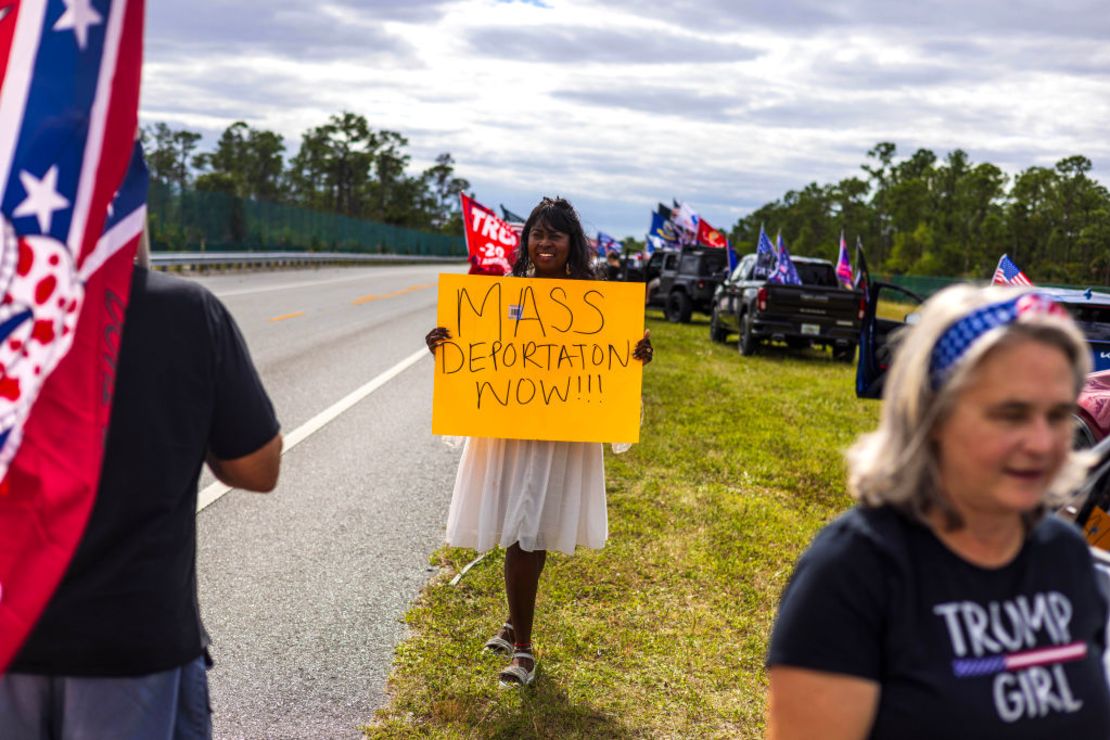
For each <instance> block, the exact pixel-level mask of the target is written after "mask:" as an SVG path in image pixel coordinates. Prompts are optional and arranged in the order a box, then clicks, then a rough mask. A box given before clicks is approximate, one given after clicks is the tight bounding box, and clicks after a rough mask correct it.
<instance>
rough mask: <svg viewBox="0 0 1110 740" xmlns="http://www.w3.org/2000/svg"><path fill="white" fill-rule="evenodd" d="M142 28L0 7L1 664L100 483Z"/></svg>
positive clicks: (125, 4) (134, 183) (137, 209)
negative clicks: (0, 219) (0, 222)
mask: <svg viewBox="0 0 1110 740" xmlns="http://www.w3.org/2000/svg"><path fill="white" fill-rule="evenodd" d="M142 37H143V3H142V2H141V0H96V1H95V2H89V1H85V0H81V1H77V2H75V1H74V0H16V1H15V2H9V3H8V4H6V5H5V6H4V7H2V8H0V215H2V224H0V296H2V298H0V671H3V670H4V668H5V667H6V666H7V665H8V664H9V662H10V661H11V658H12V657H13V655H14V654H15V652H16V651H17V650H18V649H19V646H20V644H21V643H22V642H23V640H24V638H25V637H26V636H27V634H28V632H29V631H30V629H31V627H32V625H33V624H34V622H35V620H36V619H37V618H38V616H39V614H40V613H41V612H42V609H43V607H44V606H45V605H46V602H47V601H48V600H49V598H50V596H51V594H52V593H53V591H54V589H55V587H56V586H57V584H58V582H59V581H60V580H61V577H62V575H63V573H64V572H65V569H66V567H67V566H68V564H69V561H70V558H71V557H72V555H73V552H74V550H75V548H76V546H77V542H78V540H79V539H80V537H81V533H82V531H83V530H84V527H85V523H86V521H87V520H88V516H89V512H90V511H91V509H92V505H93V500H94V498H95V495H96V489H97V482H98V479H99V476H100V462H101V456H102V453H103V444H104V435H105V432H106V430H107V426H108V413H109V410H110V408H111V400H112V391H113V387H114V381H115V359H116V353H117V351H118V348H119V339H120V334H121V331H122V328H123V316H124V309H125V308H126V305H127V297H128V289H129V286H130V275H131V265H132V259H133V255H134V249H135V246H136V245H137V243H138V239H139V237H140V236H141V234H142V228H143V223H144V221H145V215H146V214H145V207H144V205H143V204H144V201H145V195H146V192H145V191H146V188H145V168H144V167H143V165H142V159H141V156H137V157H135V158H134V161H132V160H133V157H132V154H133V152H134V151H136V150H137V147H136V146H135V143H134V140H135V132H136V128H137V125H138V103H139V80H140V72H141V66H142ZM125 175H128V178H127V180H126V182H125Z"/></svg>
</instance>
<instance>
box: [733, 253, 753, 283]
mask: <svg viewBox="0 0 1110 740" xmlns="http://www.w3.org/2000/svg"><path fill="white" fill-rule="evenodd" d="M754 264H755V257H745V258H744V261H743V262H741V263H740V266H739V267H737V268H736V271H735V272H733V273H732V279H733V280H751V279H752V265H754Z"/></svg>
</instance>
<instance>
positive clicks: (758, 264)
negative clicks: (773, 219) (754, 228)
mask: <svg viewBox="0 0 1110 740" xmlns="http://www.w3.org/2000/svg"><path fill="white" fill-rule="evenodd" d="M775 262H776V257H775V247H774V245H773V244H771V240H770V239H769V238H768V237H767V232H766V231H764V230H763V226H762V224H761V225H760V227H759V241H758V242H757V243H756V245H755V273H754V274H753V277H754V278H755V279H756V280H760V279H764V280H765V279H767V278H769V277H771V273H773V272H774V271H775Z"/></svg>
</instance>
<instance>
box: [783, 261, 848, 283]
mask: <svg viewBox="0 0 1110 740" xmlns="http://www.w3.org/2000/svg"><path fill="white" fill-rule="evenodd" d="M794 266H795V267H796V268H797V269H798V277H799V278H801V280H802V285H820V286H824V287H827V288H835V287H836V286H838V285H840V283H839V282H838V281H837V279H836V271H835V270H834V269H833V266H832V265H829V264H826V263H824V262H795V263H794Z"/></svg>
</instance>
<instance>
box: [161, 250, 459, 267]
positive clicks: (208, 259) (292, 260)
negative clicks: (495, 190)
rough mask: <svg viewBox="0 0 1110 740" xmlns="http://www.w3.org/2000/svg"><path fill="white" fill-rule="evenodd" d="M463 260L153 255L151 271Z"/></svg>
mask: <svg viewBox="0 0 1110 740" xmlns="http://www.w3.org/2000/svg"><path fill="white" fill-rule="evenodd" d="M465 261H466V259H465V258H464V257H442V256H438V255H427V254H364V253H358V252H151V254H150V264H151V266H152V267H156V268H159V269H165V268H168V267H181V268H199V267H284V266H289V265H334V264H355V263H357V264H368V265H375V264H379V265H404V264H413V263H461V262H465Z"/></svg>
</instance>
